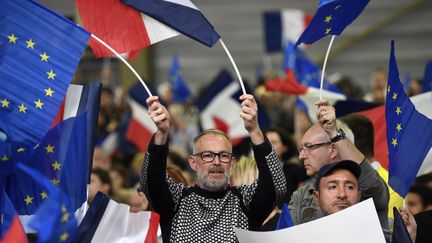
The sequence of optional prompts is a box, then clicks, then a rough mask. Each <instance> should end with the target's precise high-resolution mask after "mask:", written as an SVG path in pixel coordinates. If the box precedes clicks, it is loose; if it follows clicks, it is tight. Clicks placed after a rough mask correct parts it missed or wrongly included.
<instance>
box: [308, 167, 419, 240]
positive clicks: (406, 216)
mask: <svg viewBox="0 0 432 243" xmlns="http://www.w3.org/2000/svg"><path fill="white" fill-rule="evenodd" d="M360 175H361V168H360V166H359V165H358V164H357V163H355V162H354V161H351V160H342V161H339V162H334V163H331V164H327V165H324V166H323V167H322V168H321V169H320V170H319V172H318V174H317V177H316V180H315V191H314V192H313V199H314V202H315V203H316V204H317V205H318V206H319V207H320V208H321V211H322V212H323V213H324V215H330V214H333V213H336V212H339V211H341V210H343V209H345V208H348V207H351V206H352V205H354V204H356V203H358V202H360V197H361V191H360V189H359V178H360ZM400 214H401V217H402V219H403V221H404V223H405V226H406V227H407V231H408V233H409V236H410V238H411V240H412V242H415V239H416V230H417V224H416V222H415V220H414V217H413V216H412V214H410V213H409V211H408V209H407V208H401V209H400ZM383 231H384V232H383V233H384V236H385V238H386V241H387V242H391V234H390V233H389V232H388V231H387V230H383Z"/></svg>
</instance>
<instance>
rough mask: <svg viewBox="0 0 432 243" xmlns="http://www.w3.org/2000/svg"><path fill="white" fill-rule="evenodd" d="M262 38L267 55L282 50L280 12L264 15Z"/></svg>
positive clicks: (270, 12)
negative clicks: (263, 38) (263, 37)
mask: <svg viewBox="0 0 432 243" xmlns="http://www.w3.org/2000/svg"><path fill="white" fill-rule="evenodd" d="M264 36H265V45H266V51H267V52H268V53H272V52H278V51H281V50H282V19H281V14H280V11H269V12H265V13H264Z"/></svg>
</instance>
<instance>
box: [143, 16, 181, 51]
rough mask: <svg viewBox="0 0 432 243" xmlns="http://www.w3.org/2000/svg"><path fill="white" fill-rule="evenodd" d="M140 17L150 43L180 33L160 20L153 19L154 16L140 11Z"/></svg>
mask: <svg viewBox="0 0 432 243" xmlns="http://www.w3.org/2000/svg"><path fill="white" fill-rule="evenodd" d="M141 18H142V20H143V22H144V25H145V27H146V30H147V36H148V37H149V39H150V43H151V44H154V43H156V42H159V41H163V40H165V39H168V38H171V37H174V36H177V35H180V33H179V32H177V31H175V30H174V29H172V28H170V27H168V26H167V25H164V24H162V23H161V22H159V21H157V20H155V19H154V18H152V17H150V16H148V15H145V14H143V13H141Z"/></svg>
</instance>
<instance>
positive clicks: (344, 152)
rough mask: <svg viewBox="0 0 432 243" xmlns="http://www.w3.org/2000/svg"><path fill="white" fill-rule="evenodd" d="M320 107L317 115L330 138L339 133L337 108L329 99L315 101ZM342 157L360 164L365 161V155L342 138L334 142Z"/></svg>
mask: <svg viewBox="0 0 432 243" xmlns="http://www.w3.org/2000/svg"><path fill="white" fill-rule="evenodd" d="M315 105H316V106H317V107H318V110H317V113H316V116H317V119H318V122H319V124H320V125H321V127H322V128H323V129H324V130H325V131H326V133H327V134H328V136H329V137H330V138H334V137H335V136H336V135H337V127H336V110H335V108H334V107H333V106H331V105H330V103H329V102H328V101H327V100H320V101H317V102H316V103H315ZM334 145H335V147H336V150H337V151H338V153H339V155H340V157H341V158H342V159H348V160H352V161H354V162H356V163H358V164H360V163H361V162H363V161H364V159H365V156H364V155H363V154H362V153H361V152H360V151H359V150H358V149H357V148H356V147H355V146H354V144H352V143H351V142H350V141H349V140H348V139H342V140H339V141H338V142H335V143H334Z"/></svg>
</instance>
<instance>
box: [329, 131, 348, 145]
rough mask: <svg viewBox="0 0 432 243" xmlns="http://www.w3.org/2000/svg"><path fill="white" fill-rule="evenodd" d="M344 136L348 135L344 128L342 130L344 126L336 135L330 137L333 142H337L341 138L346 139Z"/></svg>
mask: <svg viewBox="0 0 432 243" xmlns="http://www.w3.org/2000/svg"><path fill="white" fill-rule="evenodd" d="M344 138H346V136H345V132H344V130H342V128H339V129H338V130H337V131H336V136H334V137H332V138H330V141H331V142H332V143H336V142H338V141H340V140H342V139H344Z"/></svg>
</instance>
